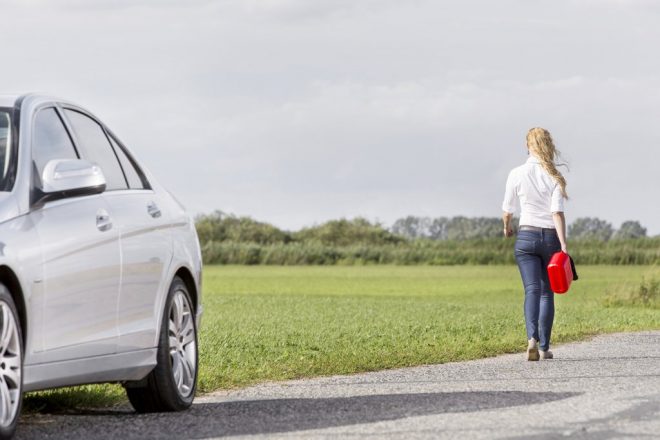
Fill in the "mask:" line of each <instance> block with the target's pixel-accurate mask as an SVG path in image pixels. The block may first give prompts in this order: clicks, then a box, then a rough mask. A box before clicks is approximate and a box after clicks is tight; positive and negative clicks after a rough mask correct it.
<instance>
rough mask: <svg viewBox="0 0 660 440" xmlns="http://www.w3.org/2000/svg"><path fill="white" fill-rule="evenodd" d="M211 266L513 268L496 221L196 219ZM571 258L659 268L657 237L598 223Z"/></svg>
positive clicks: (574, 228) (575, 228)
mask: <svg viewBox="0 0 660 440" xmlns="http://www.w3.org/2000/svg"><path fill="white" fill-rule="evenodd" d="M196 226H197V233H198V235H199V239H200V243H201V245H202V253H203V258H204V261H205V262H206V263H218V264H277V265H298V264H438V265H448V264H512V263H514V259H513V252H512V247H513V244H512V242H511V240H503V239H502V223H501V220H499V219H497V218H487V217H476V218H469V217H460V216H459V217H452V218H445V217H440V218H435V219H430V218H426V217H413V216H409V217H405V218H403V219H400V220H397V221H396V222H395V223H394V224H393V225H392V227H390V228H387V227H385V226H384V225H382V224H380V223H377V222H370V221H369V220H366V219H364V218H355V219H340V220H330V221H327V222H324V223H321V224H319V225H314V226H310V227H307V228H303V229H301V230H299V231H286V230H282V229H280V228H277V227H275V226H273V225H271V224H269V223H265V222H260V221H257V220H254V219H252V218H250V217H238V216H235V215H232V214H227V213H224V212H222V211H216V212H213V213H211V214H206V215H202V216H199V217H198V218H197V219H196ZM569 235H570V236H571V238H572V239H573V241H572V243H571V254H572V256H573V257H574V258H575V259H576V260H577V261H578V263H580V264H657V263H660V237H654V238H647V237H646V229H645V228H643V227H642V226H641V225H640V224H639V222H635V221H631V222H624V223H623V224H622V225H621V227H620V228H619V229H617V230H614V229H613V228H612V226H611V224H609V223H607V222H604V221H602V220H599V219H593V218H585V219H577V220H576V221H575V222H573V223H571V225H570V226H569Z"/></svg>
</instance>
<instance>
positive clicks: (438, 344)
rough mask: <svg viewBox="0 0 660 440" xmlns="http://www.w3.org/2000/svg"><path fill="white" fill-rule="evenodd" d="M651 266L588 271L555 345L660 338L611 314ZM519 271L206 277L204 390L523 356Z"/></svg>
mask: <svg viewBox="0 0 660 440" xmlns="http://www.w3.org/2000/svg"><path fill="white" fill-rule="evenodd" d="M650 271H652V268H651V267H648V266H646V267H645V266H582V267H580V268H579V272H580V281H578V282H576V283H575V284H573V286H572V287H571V291H570V292H569V293H568V294H566V295H556V296H555V298H556V306H557V313H556V318H555V326H554V333H553V341H554V342H555V343H556V342H565V341H571V340H576V339H580V338H584V337H586V336H589V335H593V334H596V333H606V332H615V331H632V330H642V329H658V328H660V312H659V311H658V310H657V309H655V308H647V307H639V306H627V305H625V304H623V305H619V306H616V307H613V306H612V305H611V304H610V303H608V302H607V301H605V298H606V297H607V296H608V295H611V294H612V289H618V288H619V286H622V288H623V286H631V285H633V286H634V285H638V284H639V283H640V282H641V281H642V279H643V278H644V276H645V275H647V274H648V273H649V272H650ZM522 301H523V291H522V286H521V282H520V278H519V275H518V270H517V268H516V267H515V266H362V267H359V266H349V267H340V266H321V267H319V266H302V267H280V266H247V267H246V266H228V267H219V266H209V267H206V268H205V274H204V296H203V304H204V317H203V320H202V328H201V333H200V362H201V367H200V377H199V390H200V391H201V392H208V391H213V390H217V389H228V388H234V387H240V386H246V385H249V384H253V383H257V382H261V381H266V380H284V379H291V378H300V377H309V376H318V375H329V374H346V373H354V372H360V371H371V370H379V369H385V368H394V367H403V366H410V365H419V364H427V363H442V362H449V361H457V360H466V359H475V358H480V357H486V356H494V355H497V354H500V353H510V352H518V351H521V350H522V349H523V347H524V346H525V343H526V338H525V333H524V318H523V315H522ZM123 399H124V398H123V390H122V389H121V388H120V387H118V386H91V387H82V388H81V387H77V388H73V389H66V390H63V391H55V392H47V393H38V394H36V395H33V396H32V397H30V398H29V399H28V401H27V403H28V407H29V408H35V409H39V408H46V409H52V408H53V407H62V406H63V407H67V405H77V406H94V405H101V404H109V403H115V402H118V401H123Z"/></svg>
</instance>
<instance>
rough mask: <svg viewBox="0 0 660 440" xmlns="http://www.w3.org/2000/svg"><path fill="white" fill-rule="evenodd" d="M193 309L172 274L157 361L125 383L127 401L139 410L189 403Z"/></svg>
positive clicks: (194, 366)
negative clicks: (140, 377) (137, 378)
mask: <svg viewBox="0 0 660 440" xmlns="http://www.w3.org/2000/svg"><path fill="white" fill-rule="evenodd" d="M197 351H198V350H197V325H196V323H195V309H194V307H193V303H192V301H191V299H190V293H189V292H188V287H187V286H186V284H185V283H184V282H183V280H182V279H181V278H179V277H175V278H174V280H173V281H172V285H171V286H170V290H169V292H168V295H167V300H166V301H165V307H164V311H163V319H162V324H161V328H160V336H159V344H158V354H157V364H156V367H155V368H154V369H153V370H152V371H151V373H149V375H148V376H147V377H146V378H145V379H144V380H142V381H140V382H138V383H137V384H131V383H129V384H126V385H125V386H126V394H127V395H128V400H129V401H130V402H131V405H133V408H135V411H137V412H139V413H151V412H166V411H181V410H184V409H187V408H189V407H190V405H192V402H193V399H194V398H195V390H196V388H197V371H198V353H197Z"/></svg>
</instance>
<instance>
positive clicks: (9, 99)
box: [0, 93, 78, 107]
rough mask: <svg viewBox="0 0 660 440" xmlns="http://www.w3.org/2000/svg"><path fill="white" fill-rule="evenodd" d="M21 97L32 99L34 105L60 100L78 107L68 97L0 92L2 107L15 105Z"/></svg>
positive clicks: (62, 102)
mask: <svg viewBox="0 0 660 440" xmlns="http://www.w3.org/2000/svg"><path fill="white" fill-rule="evenodd" d="M20 99H24V100H26V101H30V103H31V104H32V105H39V104H40V103H44V102H59V103H61V104H68V105H72V106H74V107H78V105H76V104H75V103H73V102H71V101H69V100H68V99H62V98H59V97H56V96H51V95H47V94H42V93H7V94H2V93H0V107H14V106H15V105H16V102H17V101H18V100H20Z"/></svg>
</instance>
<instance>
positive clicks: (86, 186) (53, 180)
mask: <svg viewBox="0 0 660 440" xmlns="http://www.w3.org/2000/svg"><path fill="white" fill-rule="evenodd" d="M105 186H106V181H105V176H104V175H103V171H101V167H99V166H98V165H96V164H95V163H92V162H90V161H87V160H83V159H54V160H51V161H49V162H48V163H46V166H45V167H44V171H43V173H42V175H41V188H38V189H37V191H36V192H37V194H36V200H35V202H41V203H44V202H47V201H51V200H58V199H64V198H67V197H77V196H85V195H91V194H99V193H102V192H103V191H105Z"/></svg>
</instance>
